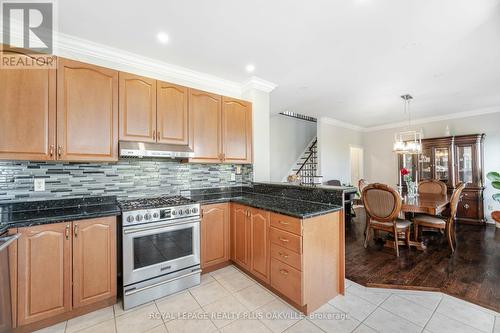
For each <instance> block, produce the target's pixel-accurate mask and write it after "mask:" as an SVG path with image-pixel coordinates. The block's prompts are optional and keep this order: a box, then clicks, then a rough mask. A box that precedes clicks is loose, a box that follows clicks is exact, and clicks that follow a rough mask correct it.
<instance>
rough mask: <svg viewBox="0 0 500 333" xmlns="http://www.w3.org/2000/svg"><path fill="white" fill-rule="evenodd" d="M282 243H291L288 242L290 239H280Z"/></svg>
mask: <svg viewBox="0 0 500 333" xmlns="http://www.w3.org/2000/svg"><path fill="white" fill-rule="evenodd" d="M280 241H282V242H283V243H288V242H289V240H288V239H286V238H283V237H280Z"/></svg>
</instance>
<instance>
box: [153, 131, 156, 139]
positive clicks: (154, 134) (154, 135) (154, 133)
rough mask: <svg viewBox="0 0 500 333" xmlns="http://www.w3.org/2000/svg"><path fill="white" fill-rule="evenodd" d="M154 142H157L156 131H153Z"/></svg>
mask: <svg viewBox="0 0 500 333" xmlns="http://www.w3.org/2000/svg"><path fill="white" fill-rule="evenodd" d="M153 140H156V131H153Z"/></svg>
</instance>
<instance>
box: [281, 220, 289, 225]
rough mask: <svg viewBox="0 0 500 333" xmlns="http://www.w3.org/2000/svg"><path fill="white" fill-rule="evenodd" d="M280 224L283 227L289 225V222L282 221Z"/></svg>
mask: <svg viewBox="0 0 500 333" xmlns="http://www.w3.org/2000/svg"><path fill="white" fill-rule="evenodd" d="M280 224H281V225H288V224H289V223H288V222H285V221H280Z"/></svg>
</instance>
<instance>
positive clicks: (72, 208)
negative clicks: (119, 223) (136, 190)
mask: <svg viewBox="0 0 500 333" xmlns="http://www.w3.org/2000/svg"><path fill="white" fill-rule="evenodd" d="M120 214H121V210H120V207H119V206H118V204H117V201H116V197H114V196H105V197H87V198H74V199H60V200H44V201H26V202H14V203H4V204H1V203H0V233H2V232H4V231H5V230H7V229H9V228H21V227H27V226H33V225H40V224H46V223H55V222H63V221H73V220H82V219H88V218H94V217H105V216H117V215H120Z"/></svg>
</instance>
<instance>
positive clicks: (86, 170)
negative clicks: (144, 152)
mask: <svg viewBox="0 0 500 333" xmlns="http://www.w3.org/2000/svg"><path fill="white" fill-rule="evenodd" d="M236 168H237V165H234V164H191V163H180V162H177V161H165V160H161V159H147V160H146V159H144V160H138V159H121V160H119V161H118V162H116V163H72V162H71V163H61V162H29V161H0V202H4V201H26V200H40V199H54V198H68V197H81V196H95V195H116V196H117V197H119V198H126V197H130V198H133V197H139V196H153V195H159V194H167V195H174V194H179V193H180V191H183V190H189V189H198V188H210V187H222V186H242V185H249V184H250V183H251V182H252V179H253V169H252V166H251V165H241V174H237V175H236V179H235V180H231V175H232V174H236V171H237V170H236ZM34 178H45V191H43V192H35V191H34V187H33V180H34Z"/></svg>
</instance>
